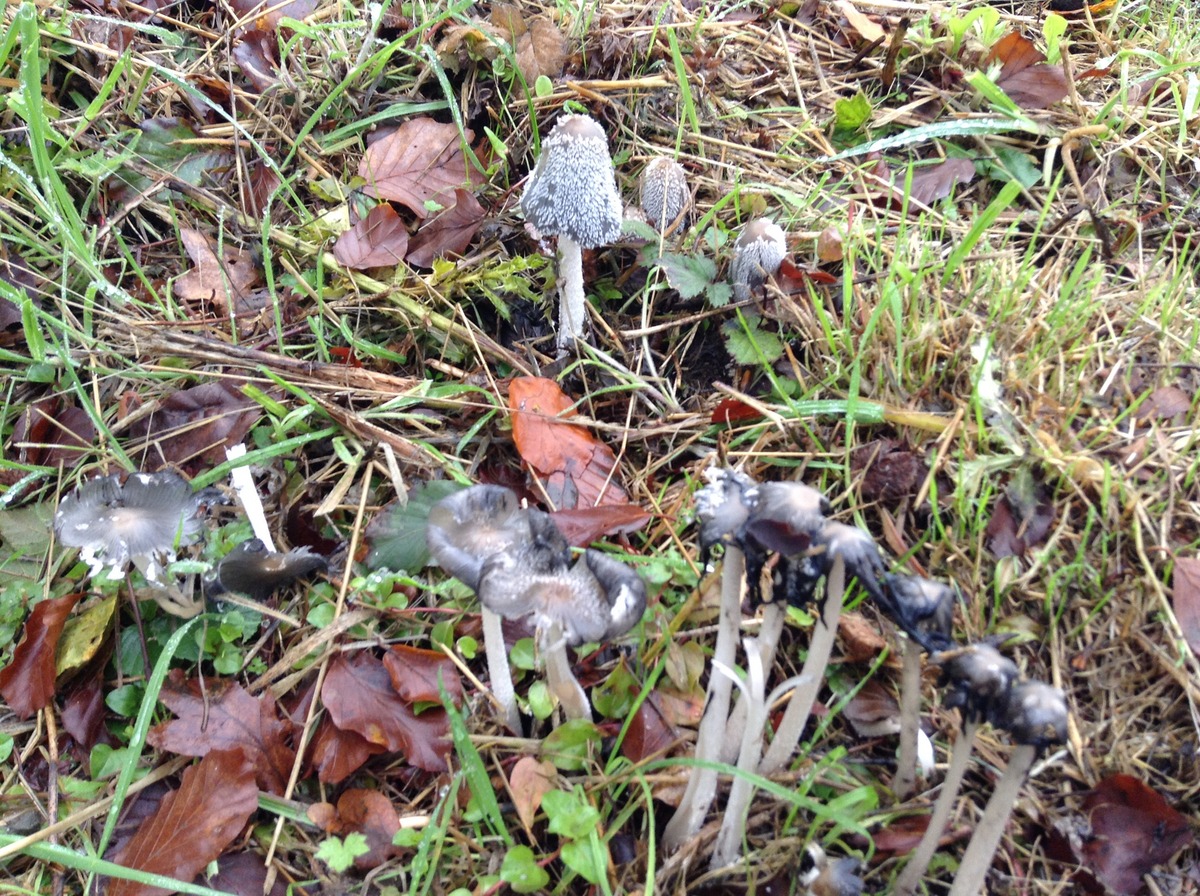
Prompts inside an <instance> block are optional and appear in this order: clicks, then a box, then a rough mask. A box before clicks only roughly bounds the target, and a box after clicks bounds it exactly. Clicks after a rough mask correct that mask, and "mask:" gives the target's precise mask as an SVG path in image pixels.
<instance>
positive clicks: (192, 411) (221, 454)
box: [129, 380, 262, 472]
mask: <svg viewBox="0 0 1200 896" xmlns="http://www.w3.org/2000/svg"><path fill="white" fill-rule="evenodd" d="M261 413H262V411H261V409H260V408H259V406H258V405H257V404H256V403H255V402H253V401H251V400H250V399H248V398H246V397H245V396H243V395H242V394H241V390H240V389H239V386H238V384H237V383H235V382H231V381H229V380H221V381H220V382H216V383H201V384H200V385H199V386H192V387H191V388H190V389H184V390H182V391H180V392H176V393H174V394H173V395H170V396H169V397H167V398H166V399H164V400H163V401H162V403H161V404H160V405H159V406H158V408H157V409H156V410H154V411H153V412H152V413H150V414H149V415H148V416H146V417H143V418H141V419H140V420H138V421H137V422H136V423H134V424H132V425H131V426H130V427H129V433H130V435H131V436H133V437H134V438H137V439H141V440H144V442H145V443H146V445H147V447H146V448H145V449H144V457H143V462H142V468H143V469H144V470H145V471H146V472H154V471H155V470H160V469H162V468H163V467H168V466H180V467H183V468H185V469H189V468H196V469H199V468H209V467H213V466H215V465H217V464H219V463H222V462H224V460H225V448H226V446H228V445H234V444H236V443H238V442H240V441H241V440H242V439H243V438H245V436H246V433H248V432H249V431H250V428H251V427H252V426H253V425H254V424H255V423H256V422H257V421H258V418H259V416H260V414H261ZM139 453H141V452H139Z"/></svg>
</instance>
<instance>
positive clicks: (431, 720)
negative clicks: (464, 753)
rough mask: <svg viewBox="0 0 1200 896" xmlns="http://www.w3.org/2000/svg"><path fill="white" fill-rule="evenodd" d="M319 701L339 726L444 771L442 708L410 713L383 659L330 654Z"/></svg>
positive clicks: (445, 723)
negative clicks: (397, 691) (331, 656)
mask: <svg viewBox="0 0 1200 896" xmlns="http://www.w3.org/2000/svg"><path fill="white" fill-rule="evenodd" d="M321 701H322V702H323V703H324V704H325V708H326V710H327V711H328V713H329V717H330V718H331V719H333V722H334V724H335V725H337V726H338V727H339V728H341V729H342V730H344V731H354V732H356V733H357V734H360V735H362V736H363V737H364V738H366V739H367V740H368V741H369V742H370V743H373V744H379V745H381V746H383V747H385V748H386V749H387V750H388V751H389V752H393V753H395V752H402V753H404V757H405V759H407V760H408V762H409V764H411V765H415V766H416V767H417V768H420V769H424V770H425V771H428V772H444V771H446V768H447V766H446V754H447V753H449V752H450V744H449V741H448V740H447V736H448V734H449V732H450V722H449V720H448V719H447V718H446V712H445V710H442V709H427V710H425V711H424V712H422V713H421V714H420V715H417V714H416V713H414V712H413V710H412V707H411V706H410V705H409V704H408V702H407V701H405V700H404V699H403V698H401V697H400V695H399V694H397V693H396V691H395V689H394V688H393V687H392V680H391V676H390V675H389V674H388V671H387V669H386V668H384V665H383V662H382V661H381V660H378V659H376V658H375V656H373V655H372V654H371V653H369V652H368V651H365V650H364V651H359V652H358V653H356V654H354V655H353V656H350V657H348V656H346V655H345V654H339V655H338V656H336V657H334V659H333V660H332V661H331V662H330V664H329V670H328V671H327V672H326V673H325V684H324V685H323V686H322V688H321Z"/></svg>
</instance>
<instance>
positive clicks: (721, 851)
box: [709, 638, 767, 871]
mask: <svg viewBox="0 0 1200 896" xmlns="http://www.w3.org/2000/svg"><path fill="white" fill-rule="evenodd" d="M742 643H743V645H744V647H745V651H746V682H745V684H743V683H742V682H740V681H739V682H738V691H739V692H740V694H741V698H742V699H741V701H740V702H739V704H738V705H739V706H745V707H747V709H746V711H745V712H746V718H745V724H744V726H743V728H742V731H741V738H740V739H739V741H740V748H739V751H738V761H737V767H738V771H739V772H741V773H742V774H739V775H736V776H735V777H734V779H733V784H731V785H730V787H729V799H728V800H726V802H725V817H724V818H723V819H721V830H720V831H719V832H718V834H717V842H716V846H715V847H714V848H713V854H712V862H711V864H710V865H709V868H710V869H711V870H713V871H716V870H718V869H720V868H724V867H725V866H726V865H732V864H733V862H734V860H735V859H736V858H737V855H738V852H739V851H740V850H741V847H742V838H743V837H744V836H745V834H746V813H747V812H748V810H749V808H750V799H751V797H752V796H753V795H754V785H753V784H752V783H751V782H750V778H749V775H750V774H752V773H753V772H754V770H755V769H756V768H757V767H758V760H759V759H760V758H761V756H762V744H763V727H764V726H765V725H766V721H767V706H766V696H767V695H766V687H767V685H766V674H765V672H764V666H763V663H762V652H763V650H762V645H760V644H759V643H758V639H757V638H746V639H745V640H744V641H743V642H742ZM713 671H714V674H725V675H727V676H731V675H733V672H732V670H729V669H716V668H714V670H713Z"/></svg>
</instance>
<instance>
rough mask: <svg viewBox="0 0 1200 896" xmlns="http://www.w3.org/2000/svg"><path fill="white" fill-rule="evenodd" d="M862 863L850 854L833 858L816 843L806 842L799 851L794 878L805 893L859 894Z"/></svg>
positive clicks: (810, 895)
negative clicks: (859, 874) (859, 873)
mask: <svg viewBox="0 0 1200 896" xmlns="http://www.w3.org/2000/svg"><path fill="white" fill-rule="evenodd" d="M861 868H862V862H860V861H859V860H858V859H855V858H853V857H851V856H844V857H842V858H840V859H833V860H832V861H831V860H830V859H829V857H828V856H827V855H826V854H825V850H824V849H822V848H821V847H820V845H819V844H817V843H809V844H808V845H807V846H805V847H804V852H802V853H801V854H800V863H799V869H798V873H797V875H796V880H797V881H798V882H799V884H800V885H801V886H802V887H804V892H805V893H806V894H807V896H859V894H861V893H862V891H863V882H862V878H860V877H859V876H858V872H859V870H861Z"/></svg>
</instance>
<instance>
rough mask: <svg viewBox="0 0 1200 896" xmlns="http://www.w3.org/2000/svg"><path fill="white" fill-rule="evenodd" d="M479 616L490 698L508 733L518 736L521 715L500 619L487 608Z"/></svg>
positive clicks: (482, 608)
mask: <svg viewBox="0 0 1200 896" xmlns="http://www.w3.org/2000/svg"><path fill="white" fill-rule="evenodd" d="M480 616H481V617H482V621H483V649H484V653H485V654H486V655H487V664H488V679H489V681H490V682H491V685H492V696H493V697H494V698H495V699H496V702H497V703H499V704H500V708H501V710H503V712H504V724H505V725H506V726H507V727H508V729H509V731H511V732H513V734H520V733H521V713H520V711H519V710H518V709H517V695H516V692H515V691H514V690H513V681H512V671H511V670H510V668H509V665H508V650H507V649H506V648H505V646H504V629H503V627H502V624H501V619H500V617H499V616H498V615H497V614H495V613H493V612H492V611H491V610H489V609H488V608H487V607H481V610H480Z"/></svg>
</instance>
